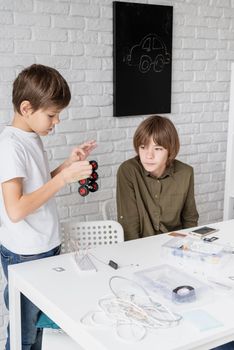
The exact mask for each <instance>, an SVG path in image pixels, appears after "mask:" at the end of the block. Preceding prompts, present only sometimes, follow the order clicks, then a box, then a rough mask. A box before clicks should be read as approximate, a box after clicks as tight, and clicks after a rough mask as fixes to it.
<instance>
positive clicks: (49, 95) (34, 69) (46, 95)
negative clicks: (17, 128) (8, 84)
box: [12, 64, 71, 114]
mask: <svg viewBox="0 0 234 350" xmlns="http://www.w3.org/2000/svg"><path fill="white" fill-rule="evenodd" d="M70 99H71V93H70V89H69V86H68V84H67V82H66V80H65V79H64V78H63V77H62V75H61V74H60V73H59V72H58V71H57V70H56V69H54V68H51V67H47V66H43V65H41V64H33V65H31V66H30V67H28V68H25V69H24V70H23V71H22V72H21V73H19V75H18V77H17V78H16V79H15V81H14V83H13V91H12V103H13V105H14V110H15V111H17V112H18V113H19V114H21V112H20V105H21V103H22V102H23V101H29V102H30V104H31V107H32V109H33V111H36V110H38V109H46V108H48V107H53V106H54V107H56V108H58V109H63V108H65V107H66V106H67V105H68V104H69V102H70Z"/></svg>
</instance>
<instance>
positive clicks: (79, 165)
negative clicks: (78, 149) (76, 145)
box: [61, 160, 92, 184]
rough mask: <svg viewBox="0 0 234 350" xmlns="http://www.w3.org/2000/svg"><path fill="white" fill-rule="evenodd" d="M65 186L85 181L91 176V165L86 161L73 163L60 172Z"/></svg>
mask: <svg viewBox="0 0 234 350" xmlns="http://www.w3.org/2000/svg"><path fill="white" fill-rule="evenodd" d="M61 174H62V176H63V179H64V181H65V183H66V184H69V183H72V182H77V181H79V180H82V179H87V178H88V177H89V176H90V175H91V174H92V165H91V164H89V162H88V161H87V160H81V161H78V162H73V163H72V164H71V165H69V166H68V167H67V168H64V169H63V170H62V171H61Z"/></svg>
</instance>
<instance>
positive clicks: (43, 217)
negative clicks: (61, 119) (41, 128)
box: [0, 126, 61, 255]
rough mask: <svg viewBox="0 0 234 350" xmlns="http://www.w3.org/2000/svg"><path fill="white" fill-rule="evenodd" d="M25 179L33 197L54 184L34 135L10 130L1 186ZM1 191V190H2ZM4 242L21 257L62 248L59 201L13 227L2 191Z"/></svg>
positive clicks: (0, 232)
mask: <svg viewBox="0 0 234 350" xmlns="http://www.w3.org/2000/svg"><path fill="white" fill-rule="evenodd" d="M16 177H21V178H23V191H24V193H31V192H33V191H35V190H37V189H38V188H40V187H41V186H43V185H44V184H45V183H46V182H47V181H49V180H50V178H51V176H50V170H49V164H48V159H47V154H46V152H45V150H44V147H43V144H42V141H41V139H40V137H39V136H38V135H37V134H36V133H34V132H26V131H23V130H21V129H18V128H15V127H12V126H7V127H5V129H4V130H3V132H2V133H1V134H0V183H2V182H5V181H7V180H10V179H14V178H16ZM0 188H1V186H0ZM0 216H1V225H2V226H0V242H1V244H2V245H3V246H4V247H6V248H7V249H8V250H10V251H12V252H14V253H17V254H25V255H30V254H39V253H43V252H46V251H48V250H50V249H53V248H54V247H56V246H58V245H59V244H60V243H61V241H60V234H59V233H60V232H59V220H58V213H57V208H56V203H55V199H54V198H51V199H50V200H49V201H48V202H47V203H45V204H44V205H42V206H41V207H40V208H38V209H37V210H35V211H34V212H33V213H31V214H30V215H28V216H27V217H26V218H25V219H23V220H21V221H19V222H17V223H13V222H12V221H11V220H10V219H9V217H8V215H7V213H6V210H5V206H4V201H3V196H2V188H1V189H0Z"/></svg>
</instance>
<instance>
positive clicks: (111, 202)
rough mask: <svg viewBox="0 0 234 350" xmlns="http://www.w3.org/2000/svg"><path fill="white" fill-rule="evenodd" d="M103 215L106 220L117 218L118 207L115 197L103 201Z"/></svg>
mask: <svg viewBox="0 0 234 350" xmlns="http://www.w3.org/2000/svg"><path fill="white" fill-rule="evenodd" d="M102 216H103V219H104V220H117V208H116V200H115V199H108V200H107V201H105V202H104V203H103V205H102Z"/></svg>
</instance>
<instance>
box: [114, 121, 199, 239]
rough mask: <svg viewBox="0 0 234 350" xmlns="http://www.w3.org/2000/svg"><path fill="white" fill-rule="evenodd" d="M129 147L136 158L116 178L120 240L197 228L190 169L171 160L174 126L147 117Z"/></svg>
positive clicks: (175, 137)
mask: <svg viewBox="0 0 234 350" xmlns="http://www.w3.org/2000/svg"><path fill="white" fill-rule="evenodd" d="M133 143H134V148H135V151H136V153H137V154H138V155H137V156H136V157H135V158H132V159H129V160H127V161H125V162H124V163H123V164H121V166H120V167H119V169H118V173H117V211H118V220H119V222H120V223H121V225H122V226H123V228H124V235H125V240H130V239H136V238H141V237H146V236H151V235H155V234H159V233H163V232H169V231H173V230H179V229H182V228H188V227H194V226H197V224H198V213H197V209H196V204H195V198H194V175H193V168H192V167H191V166H189V165H187V164H184V163H182V162H180V161H178V160H175V157H176V155H177V153H178V151H179V146H180V144H179V137H178V134H177V131H176V129H175V127H174V125H173V123H172V122H171V121H170V120H169V119H168V118H164V117H160V116H151V117H149V118H147V119H146V120H144V121H143V122H142V123H141V124H140V125H139V127H138V128H137V130H136V132H135V135H134V138H133Z"/></svg>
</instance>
